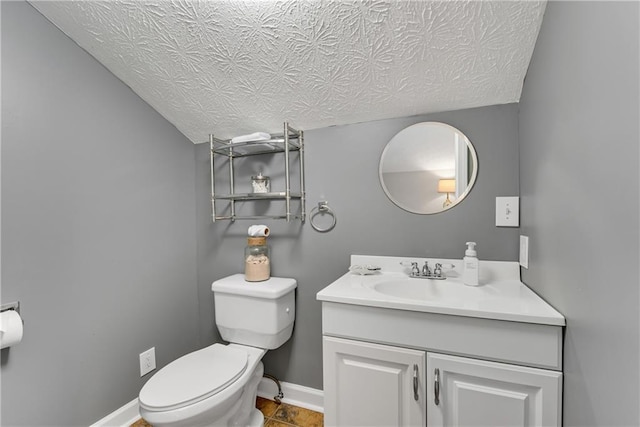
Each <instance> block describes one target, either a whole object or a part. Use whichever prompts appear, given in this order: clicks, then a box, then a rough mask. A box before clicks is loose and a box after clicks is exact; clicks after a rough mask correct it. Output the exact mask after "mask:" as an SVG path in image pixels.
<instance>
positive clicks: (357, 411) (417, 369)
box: [323, 337, 426, 427]
mask: <svg viewBox="0 0 640 427" xmlns="http://www.w3.org/2000/svg"><path fill="white" fill-rule="evenodd" d="M323 360H324V373H323V374H324V422H325V426H340V427H346V426H349V427H355V426H371V427H372V426H380V427H389V426H424V425H425V423H426V415H425V410H424V408H425V387H424V378H425V371H424V369H425V353H424V351H416V350H409V349H405V348H399V347H391V346H386V345H378V344H371V343H367V342H360V341H351V340H344V339H339V338H333V337H324V341H323ZM414 378H415V380H414ZM414 384H415V388H414Z"/></svg>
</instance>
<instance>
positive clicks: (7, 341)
mask: <svg viewBox="0 0 640 427" xmlns="http://www.w3.org/2000/svg"><path fill="white" fill-rule="evenodd" d="M22 327H23V326H22V317H20V314H18V312H17V311H15V310H7V311H3V312H2V313H0V348H7V347H11V346H12V345H16V344H18V343H19V342H20V341H22Z"/></svg>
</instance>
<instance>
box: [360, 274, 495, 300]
mask: <svg viewBox="0 0 640 427" xmlns="http://www.w3.org/2000/svg"><path fill="white" fill-rule="evenodd" d="M370 286H371V289H373V290H374V291H376V292H379V293H381V294H384V295H388V296H390V297H395V298H404V299H409V300H413V301H428V302H430V303H431V304H445V303H451V302H453V301H464V300H468V299H472V300H476V301H477V299H479V298H483V299H484V298H487V297H490V296H492V295H496V294H497V291H496V289H495V288H494V287H493V286H491V285H485V286H482V287H470V286H465V285H463V284H462V283H461V282H459V281H454V280H433V279H413V278H406V279H395V280H383V281H380V282H378V283H372V284H371V285H370Z"/></svg>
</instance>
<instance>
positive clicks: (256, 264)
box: [244, 225, 271, 282]
mask: <svg viewBox="0 0 640 427" xmlns="http://www.w3.org/2000/svg"><path fill="white" fill-rule="evenodd" d="M248 234H249V237H247V247H246V248H245V249H244V280H246V281H247V282H262V281H264V280H268V279H269V278H270V277H271V262H270V259H269V246H267V236H268V235H269V234H270V230H269V228H268V227H267V226H266V225H252V226H251V227H249V230H248Z"/></svg>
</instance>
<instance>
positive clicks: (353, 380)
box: [317, 255, 565, 427]
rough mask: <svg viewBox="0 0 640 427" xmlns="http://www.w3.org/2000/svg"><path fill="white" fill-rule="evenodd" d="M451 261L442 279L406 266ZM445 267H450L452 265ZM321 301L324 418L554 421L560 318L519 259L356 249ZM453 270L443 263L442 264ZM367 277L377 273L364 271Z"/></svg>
mask: <svg viewBox="0 0 640 427" xmlns="http://www.w3.org/2000/svg"><path fill="white" fill-rule="evenodd" d="M425 260H428V261H429V264H431V265H432V266H433V265H435V263H436V262H441V263H442V264H443V265H444V267H445V268H444V271H445V274H446V276H447V279H446V280H433V279H417V278H409V275H408V272H409V270H410V268H409V267H406V266H404V265H402V264H401V263H403V264H405V265H406V264H407V263H409V264H410V262H416V261H417V262H419V263H420V265H422V264H423V263H424V261H425ZM447 264H450V265H448V266H447ZM351 265H352V266H354V265H360V266H368V265H372V266H376V267H380V270H377V271H376V270H371V271H370V270H367V269H366V268H365V269H364V270H359V271H360V272H361V273H362V272H364V273H367V274H364V275H360V274H356V273H353V272H348V273H346V274H345V275H343V276H342V277H340V278H339V279H337V280H336V281H335V282H333V283H332V284H330V285H329V286H327V287H326V288H325V289H323V290H322V291H320V292H319V293H318V294H317V299H318V300H320V301H322V333H323V368H324V374H323V375H324V410H325V418H324V420H325V425H326V426H385V427H386V426H430V427H431V426H445V425H446V426H451V425H454V426H478V425H483V426H559V425H561V422H562V344H563V329H564V326H565V319H564V317H563V316H562V315H561V314H560V313H558V312H557V311H556V310H555V309H553V308H552V307H551V306H550V305H549V304H547V303H546V302H545V301H544V300H542V299H541V298H540V297H538V296H537V295H536V294H535V293H534V292H533V291H531V290H530V289H529V288H527V287H526V286H525V285H524V284H523V283H522V282H520V269H519V265H518V263H517V262H497V261H480V283H481V286H478V287H470V286H465V285H464V284H463V283H462V282H461V281H460V279H459V277H460V273H461V271H462V270H461V269H462V262H461V260H443V259H437V260H436V259H425V258H422V259H417V258H399V257H375V256H362V255H352V257H351ZM447 267H448V268H447ZM368 273H370V274H368Z"/></svg>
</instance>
